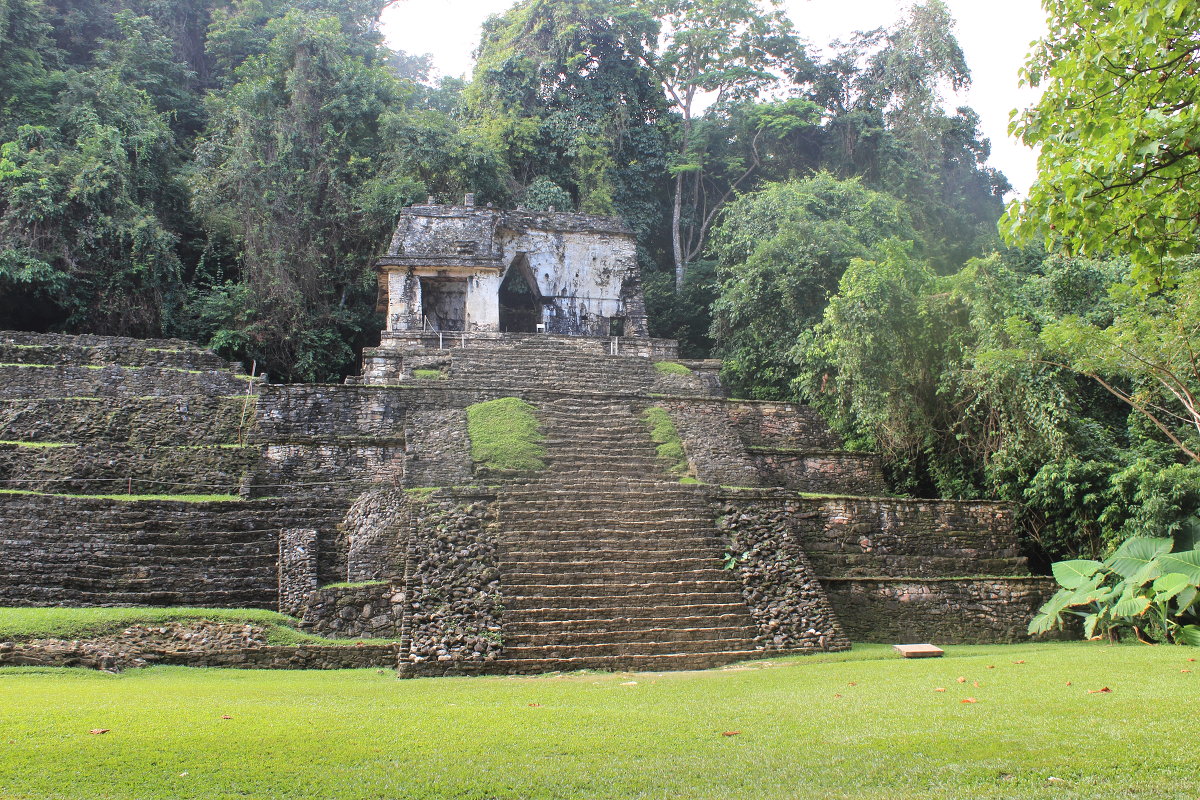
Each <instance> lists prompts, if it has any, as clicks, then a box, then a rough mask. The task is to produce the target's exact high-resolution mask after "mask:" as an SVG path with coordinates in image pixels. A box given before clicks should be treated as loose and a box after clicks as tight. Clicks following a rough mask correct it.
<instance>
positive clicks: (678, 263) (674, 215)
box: [671, 172, 687, 294]
mask: <svg viewBox="0 0 1200 800" xmlns="http://www.w3.org/2000/svg"><path fill="white" fill-rule="evenodd" d="M682 214H683V173H682V172H680V173H679V174H677V175H676V176H675V206H674V208H673V209H672V210H671V247H672V248H673V250H674V252H675V293H676V294H679V292H681V291H683V275H684V273H685V272H686V271H687V262H685V261H684V258H683V242H682V241H681V235H680V231H679V225H680V218H681V217H682Z"/></svg>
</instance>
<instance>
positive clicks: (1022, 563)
mask: <svg viewBox="0 0 1200 800" xmlns="http://www.w3.org/2000/svg"><path fill="white" fill-rule="evenodd" d="M725 499H726V500H728V502H729V503H730V504H731V505H735V506H736V507H737V509H738V511H737V516H738V517H739V518H740V524H743V525H751V526H760V527H763V528H765V529H774V528H786V529H787V530H788V531H790V533H791V535H792V536H794V537H795V539H796V541H798V542H799V543H800V545H801V547H802V548H803V549H804V552H805V553H807V555H808V558H809V561H810V562H811V563H812V565H813V567H814V569H815V570H816V572H817V575H819V576H821V577H822V578H825V577H838V578H841V577H854V576H890V577H921V578H931V577H939V576H945V575H1027V574H1028V572H1029V570H1028V564H1027V562H1026V559H1025V558H1024V557H1023V556H1022V555H1021V549H1020V545H1019V543H1018V541H1017V535H1016V532H1015V530H1014V528H1013V516H1012V508H1011V506H1008V505H1006V504H1003V503H987V502H969V501H953V500H904V499H899V498H859V497H832V498H802V497H796V496H794V495H792V494H791V493H789V492H785V491H771V490H767V491H757V492H756V491H746V492H730V493H727V494H726V495H725Z"/></svg>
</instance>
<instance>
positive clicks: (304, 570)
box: [279, 528, 321, 616]
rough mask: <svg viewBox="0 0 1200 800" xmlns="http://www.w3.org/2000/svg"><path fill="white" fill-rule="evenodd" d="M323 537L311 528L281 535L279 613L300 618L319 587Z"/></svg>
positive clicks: (287, 530) (287, 529)
mask: <svg viewBox="0 0 1200 800" xmlns="http://www.w3.org/2000/svg"><path fill="white" fill-rule="evenodd" d="M320 548H321V545H320V534H319V533H318V532H317V531H315V530H313V529H312V528H284V529H283V530H282V531H280V532H279V610H280V612H282V613H284V614H290V615H293V616H297V615H299V614H300V613H301V611H302V610H303V606H304V601H305V600H306V599H307V598H308V596H309V595H310V594H311V593H312V592H315V591H316V590H317V587H318V586H319V585H320V571H321V567H320V553H321V549H320Z"/></svg>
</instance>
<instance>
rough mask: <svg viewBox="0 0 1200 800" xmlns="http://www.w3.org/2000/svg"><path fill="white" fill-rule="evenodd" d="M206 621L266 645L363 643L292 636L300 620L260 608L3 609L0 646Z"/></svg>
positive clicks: (349, 640)
mask: <svg viewBox="0 0 1200 800" xmlns="http://www.w3.org/2000/svg"><path fill="white" fill-rule="evenodd" d="M188 620H207V621H210V622H228V623H233V624H249V625H257V626H259V627H260V628H264V629H266V631H267V641H268V643H269V644H279V645H285V644H300V643H302V642H315V643H320V644H344V645H353V644H356V643H357V642H360V641H362V639H326V638H324V637H321V636H314V635H313V634H310V633H304V632H302V631H299V630H296V625H298V624H299V620H297V619H295V618H294V617H289V616H287V615H286V614H280V613H277V612H275V611H267V610H265V609H261V608H161V607H146V608H57V607H55V608H5V607H0V641H22V640H26V639H95V638H98V637H101V636H109V635H112V634H114V633H119V632H121V631H123V630H124V629H125V628H128V627H129V626H130V625H161V624H163V623H166V622H186V621H188Z"/></svg>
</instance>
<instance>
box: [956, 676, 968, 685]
mask: <svg viewBox="0 0 1200 800" xmlns="http://www.w3.org/2000/svg"><path fill="white" fill-rule="evenodd" d="M955 680H956V681H958V682H959V683H966V682H967V679H966V678H964V677H962V676H961V675H960V676H958V677H957V678H955Z"/></svg>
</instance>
